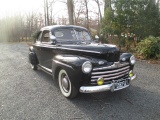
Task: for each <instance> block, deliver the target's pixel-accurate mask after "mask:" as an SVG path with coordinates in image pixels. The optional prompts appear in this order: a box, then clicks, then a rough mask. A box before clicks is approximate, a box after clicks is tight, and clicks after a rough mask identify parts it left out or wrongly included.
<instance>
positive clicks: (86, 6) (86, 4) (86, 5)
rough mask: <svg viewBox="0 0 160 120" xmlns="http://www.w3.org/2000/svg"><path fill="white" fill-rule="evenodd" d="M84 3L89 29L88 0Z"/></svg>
mask: <svg viewBox="0 0 160 120" xmlns="http://www.w3.org/2000/svg"><path fill="white" fill-rule="evenodd" d="M84 5H85V8H86V28H87V29H89V17H88V13H89V12H88V0H84Z"/></svg>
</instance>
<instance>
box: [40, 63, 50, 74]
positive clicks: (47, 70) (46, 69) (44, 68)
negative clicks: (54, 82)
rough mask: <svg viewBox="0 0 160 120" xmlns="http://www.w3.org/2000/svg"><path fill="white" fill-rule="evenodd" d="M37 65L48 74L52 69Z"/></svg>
mask: <svg viewBox="0 0 160 120" xmlns="http://www.w3.org/2000/svg"><path fill="white" fill-rule="evenodd" d="M38 67H40V68H41V69H42V70H43V71H45V72H47V73H48V74H50V75H52V69H49V68H46V67H44V66H42V65H40V64H39V65H38Z"/></svg>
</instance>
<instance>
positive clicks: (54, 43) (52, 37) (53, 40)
mask: <svg viewBox="0 0 160 120" xmlns="http://www.w3.org/2000/svg"><path fill="white" fill-rule="evenodd" d="M50 41H51V44H52V45H56V43H57V40H56V37H55V36H54V35H50Z"/></svg>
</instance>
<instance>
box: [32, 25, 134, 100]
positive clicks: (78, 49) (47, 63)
mask: <svg viewBox="0 0 160 120" xmlns="http://www.w3.org/2000/svg"><path fill="white" fill-rule="evenodd" d="M29 60H30V63H31V66H32V69H33V70H37V68H40V69H42V70H44V71H45V72H47V73H48V74H50V75H52V76H53V78H54V80H58V83H59V87H60V90H61V92H62V94H63V95H64V96H65V97H67V98H74V97H76V95H77V94H78V93H79V92H81V93H95V92H102V91H112V92H113V91H117V90H121V89H124V88H126V87H128V86H129V85H130V83H131V81H132V80H134V79H135V78H136V74H134V73H133V68H134V65H135V62H136V61H135V57H134V55H132V54H130V53H120V51H119V49H118V48H117V47H116V46H115V45H111V44H101V43H97V42H95V41H94V40H93V39H92V37H91V34H90V32H89V31H88V30H87V29H86V28H83V27H80V26H64V25H54V26H47V27H44V28H42V29H41V30H40V31H39V32H38V34H37V39H36V41H35V43H34V44H33V45H32V46H31V47H30V48H29Z"/></svg>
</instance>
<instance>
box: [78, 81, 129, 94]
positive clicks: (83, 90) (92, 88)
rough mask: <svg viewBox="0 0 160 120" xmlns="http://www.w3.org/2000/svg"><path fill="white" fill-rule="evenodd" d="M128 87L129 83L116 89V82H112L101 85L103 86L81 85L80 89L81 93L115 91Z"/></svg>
mask: <svg viewBox="0 0 160 120" xmlns="http://www.w3.org/2000/svg"><path fill="white" fill-rule="evenodd" d="M127 87H129V85H126V86H124V87H122V88H119V89H114V84H113V83H111V84H107V85H101V86H81V87H80V89H79V91H80V92H81V93H96V92H104V91H111V92H114V91H118V90H121V89H124V88H127Z"/></svg>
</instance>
